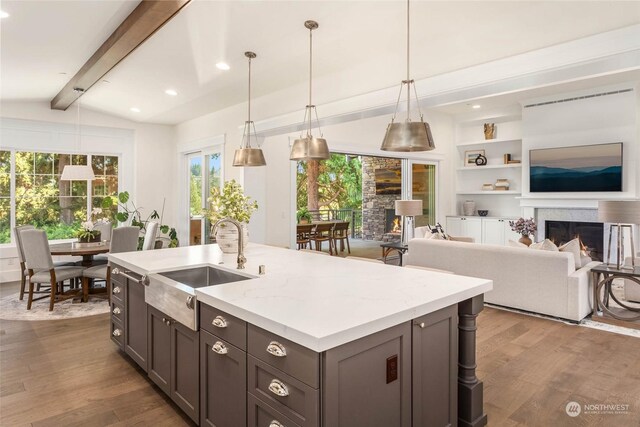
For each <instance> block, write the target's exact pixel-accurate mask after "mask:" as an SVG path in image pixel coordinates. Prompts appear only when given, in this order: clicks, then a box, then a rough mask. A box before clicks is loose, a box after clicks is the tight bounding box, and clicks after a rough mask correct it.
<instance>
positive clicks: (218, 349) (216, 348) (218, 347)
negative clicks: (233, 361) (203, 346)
mask: <svg viewBox="0 0 640 427" xmlns="http://www.w3.org/2000/svg"><path fill="white" fill-rule="evenodd" d="M211 350H213V352H214V353H218V354H227V353H228V352H229V349H228V348H227V346H226V345H224V344H223V343H221V342H220V341H216V343H215V344H214V345H213V346H211Z"/></svg>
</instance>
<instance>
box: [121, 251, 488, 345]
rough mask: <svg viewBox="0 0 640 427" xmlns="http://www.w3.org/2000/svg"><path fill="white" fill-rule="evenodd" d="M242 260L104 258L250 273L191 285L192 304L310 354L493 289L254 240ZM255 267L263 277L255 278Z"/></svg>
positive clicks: (149, 254) (129, 264)
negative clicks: (241, 278)
mask: <svg viewBox="0 0 640 427" xmlns="http://www.w3.org/2000/svg"><path fill="white" fill-rule="evenodd" d="M245 256H246V257H247V264H246V268H245V269H244V270H236V269H235V267H236V255H235V254H223V253H222V252H221V251H220V249H219V248H218V246H217V245H203V246H189V247H181V248H175V249H162V250H153V251H141V252H128V253H121V254H110V255H109V260H110V261H112V262H114V263H116V264H119V265H121V266H122V267H125V268H127V269H130V270H132V271H134V272H136V273H138V274H147V275H148V274H152V273H160V272H165V271H170V270H175V269H182V268H188V267H197V266H205V265H211V266H215V267H219V268H223V269H225V270H229V271H232V272H235V273H240V274H243V275H250V276H253V277H255V279H251V280H244V281H240V282H233V283H227V284H222V285H216V286H209V287H204V288H198V289H196V291H195V292H196V296H197V300H198V301H200V302H202V303H205V304H208V305H211V306H213V307H216V308H218V309H220V310H223V311H226V312H227V313H229V314H231V315H233V316H236V317H239V318H241V319H243V320H245V321H247V322H249V323H252V324H254V325H256V326H259V327H261V328H263V329H266V330H268V331H270V332H272V333H275V334H278V335H280V336H282V337H284V338H287V339H289V340H291V341H294V342H296V343H299V344H301V345H303V346H305V347H307V348H310V349H312V350H314V351H317V352H323V351H326V350H328V349H331V348H334V347H337V346H339V345H342V344H345V343H348V342H350V341H353V340H356V339H358V338H362V337H364V336H367V335H370V334H373V333H375V332H379V331H381V330H384V329H386V328H389V327H392V326H395V325H398V324H400V323H402V322H406V321H409V320H411V319H415V318H417V317H420V316H422V315H425V314H427V313H432V312H434V311H437V310H439V309H441V308H444V307H447V306H450V305H452V304H456V303H458V302H460V301H464V300H466V299H469V298H472V297H474V296H476V295H479V294H482V293H485V292H487V291H490V290H491V289H492V288H493V282H492V281H491V280H486V279H478V278H472V277H464V276H457V275H452V274H444V273H436V272H430V271H424V270H417V269H410V268H401V267H397V266H392V265H384V264H377V263H370V262H366V261H360V260H351V259H344V258H340V257H329V256H323V255H319V254H313V253H308V252H300V251H295V250H289V249H282V248H277V247H273V246H264V245H258V244H254V243H249V245H248V246H247V250H246V251H245ZM221 263H222V264H221ZM259 265H265V266H266V274H264V275H262V276H258V266H259ZM151 285H153V283H152V284H151Z"/></svg>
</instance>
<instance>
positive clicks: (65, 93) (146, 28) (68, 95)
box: [51, 0, 191, 110]
mask: <svg viewBox="0 0 640 427" xmlns="http://www.w3.org/2000/svg"><path fill="white" fill-rule="evenodd" d="M190 1H191V0H142V1H141V2H140V4H139V5H138V6H137V7H136V8H135V9H134V10H133V12H131V14H129V16H127V18H126V19H125V20H124V21H123V22H122V24H120V26H119V27H118V28H116V30H115V31H114V32H113V33H112V34H111V35H110V36H109V38H108V39H107V40H106V41H105V42H104V43H103V44H102V46H100V48H98V50H96V51H95V53H94V54H93V55H92V56H91V58H89V60H88V61H87V62H85V63H84V65H83V66H82V67H81V68H80V71H78V72H77V73H76V75H75V76H73V78H71V80H69V83H67V84H66V86H65V87H64V88H63V89H62V90H61V91H60V92H59V93H58V94H57V95H56V96H55V98H53V99H52V100H51V109H53V110H66V109H67V108H69V106H70V105H71V104H73V102H74V101H75V100H76V99H77V94H76V93H75V92H74V90H73V89H74V88H77V87H78V88H82V89H84V90H85V92H86V91H87V90H88V89H89V88H90V87H91V86H93V85H94V84H95V83H96V82H98V81H99V80H100V79H101V78H102V77H104V75H105V74H107V73H108V72H109V71H110V70H111V69H112V68H113V67H115V66H116V65H118V63H119V62H120V61H122V60H123V59H124V58H126V57H127V55H129V54H130V53H131V52H133V51H134V50H135V49H136V48H137V47H138V46H140V45H141V44H142V43H144V41H145V40H147V39H148V38H149V37H151V36H152V35H153V33H155V32H156V31H158V30H159V29H160V28H162V26H163V25H164V24H166V23H167V22H169V20H170V19H171V18H173V17H174V16H175V15H176V14H177V13H178V12H179V11H180V10H181V9H182V8H183V7H185V6H186V5H187V4H188V3H189V2H190Z"/></svg>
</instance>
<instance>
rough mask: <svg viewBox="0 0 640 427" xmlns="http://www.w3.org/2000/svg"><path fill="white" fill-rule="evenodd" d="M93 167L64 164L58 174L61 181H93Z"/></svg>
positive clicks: (94, 177)
mask: <svg viewBox="0 0 640 427" xmlns="http://www.w3.org/2000/svg"><path fill="white" fill-rule="evenodd" d="M94 179H96V176H95V174H94V173H93V168H92V167H91V166H87V165H66V166H65V167H64V169H63V170H62V175H61V176H60V180H61V181H93V180H94Z"/></svg>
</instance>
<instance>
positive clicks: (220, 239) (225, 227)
mask: <svg viewBox="0 0 640 427" xmlns="http://www.w3.org/2000/svg"><path fill="white" fill-rule="evenodd" d="M242 236H243V242H242V243H243V244H242V249H245V248H246V247H247V243H248V242H249V231H248V230H247V226H246V224H242ZM216 243H217V244H218V246H219V247H220V250H221V251H222V252H224V253H225V254H235V253H238V229H237V228H236V227H234V226H232V225H229V224H222V225H220V226H219V227H218V230H216Z"/></svg>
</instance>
